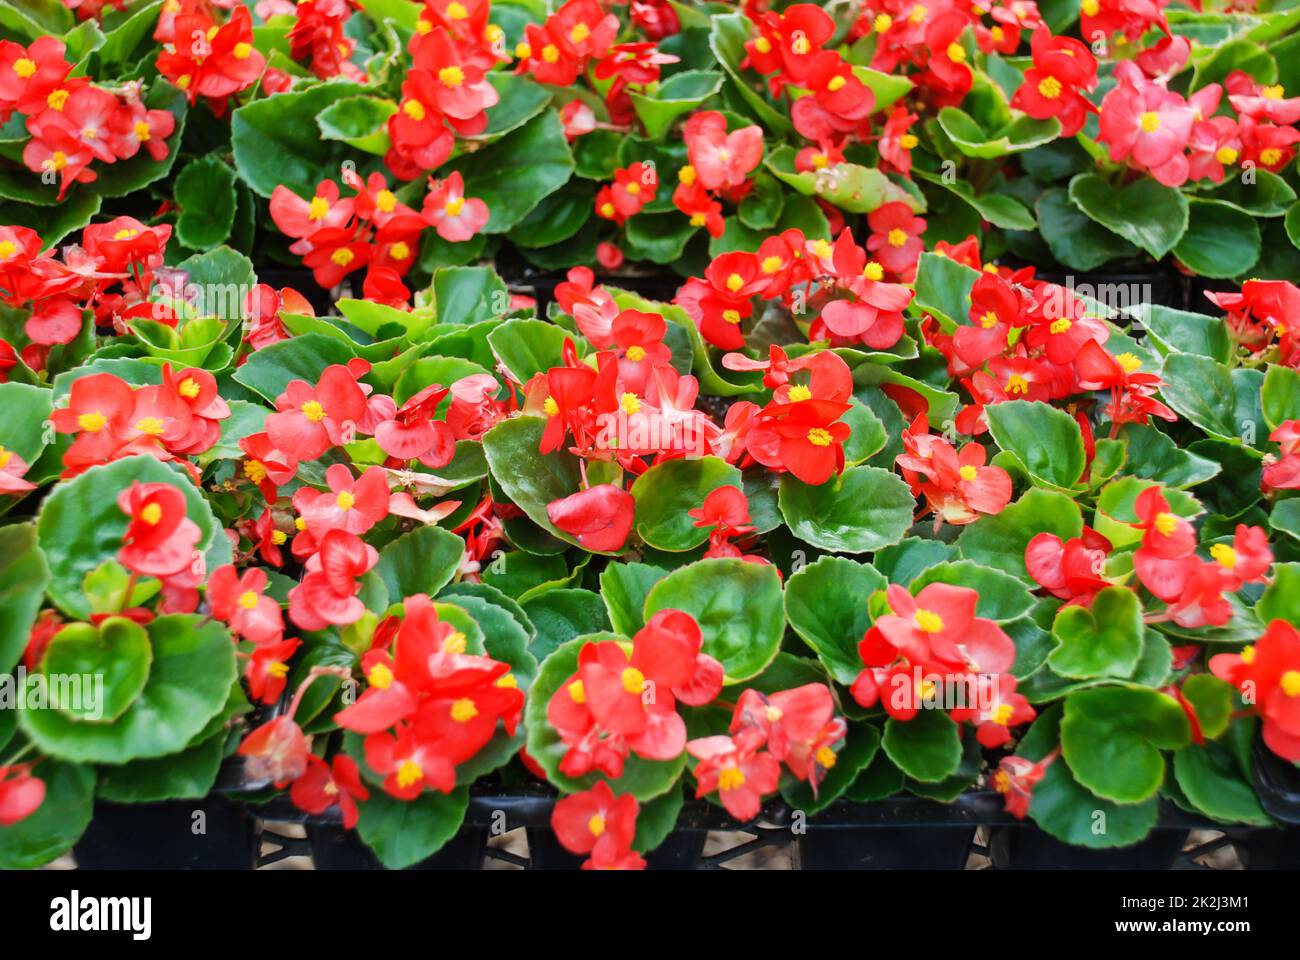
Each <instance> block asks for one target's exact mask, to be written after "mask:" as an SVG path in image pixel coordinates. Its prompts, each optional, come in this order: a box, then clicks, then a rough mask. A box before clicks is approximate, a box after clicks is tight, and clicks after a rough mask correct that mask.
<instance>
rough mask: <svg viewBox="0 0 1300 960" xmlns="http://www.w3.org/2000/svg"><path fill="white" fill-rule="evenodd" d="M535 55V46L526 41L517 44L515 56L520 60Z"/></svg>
mask: <svg viewBox="0 0 1300 960" xmlns="http://www.w3.org/2000/svg"><path fill="white" fill-rule="evenodd" d="M532 55H533V48H532V47H530V46H529V45H528V44H526V43H517V44H515V56H516V57H518V58H519V59H520V60H527V59H528V58H529V57H531V56H532Z"/></svg>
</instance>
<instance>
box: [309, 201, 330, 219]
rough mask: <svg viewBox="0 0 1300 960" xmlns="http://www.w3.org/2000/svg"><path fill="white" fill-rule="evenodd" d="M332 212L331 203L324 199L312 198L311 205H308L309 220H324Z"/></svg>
mask: <svg viewBox="0 0 1300 960" xmlns="http://www.w3.org/2000/svg"><path fill="white" fill-rule="evenodd" d="M329 212H330V202H329V201H328V200H326V199H325V198H324V197H319V196H318V197H312V198H311V203H309V204H308V205H307V219H308V220H324V219H325V217H326V215H327V214H328V213H329Z"/></svg>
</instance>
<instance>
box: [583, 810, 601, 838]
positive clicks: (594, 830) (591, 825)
mask: <svg viewBox="0 0 1300 960" xmlns="http://www.w3.org/2000/svg"><path fill="white" fill-rule="evenodd" d="M587 829H588V830H590V831H591V835H592V836H593V837H599V836H600V835H601V834H602V833H604V832H605V818H604V817H602V816H601V815H600V814H599V813H596V814H592V817H591V819H590V820H588V821H587Z"/></svg>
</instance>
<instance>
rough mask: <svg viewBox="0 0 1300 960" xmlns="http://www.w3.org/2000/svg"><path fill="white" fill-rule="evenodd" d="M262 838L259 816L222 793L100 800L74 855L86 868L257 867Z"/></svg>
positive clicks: (81, 866)
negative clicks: (158, 799)
mask: <svg viewBox="0 0 1300 960" xmlns="http://www.w3.org/2000/svg"><path fill="white" fill-rule="evenodd" d="M200 813H201V814H202V817H200V816H198V814H200ZM260 843H261V827H260V825H259V823H258V821H257V819H256V818H255V817H253V816H251V815H250V814H249V812H248V810H247V809H246V808H245V807H244V806H243V805H242V804H239V803H234V802H232V801H230V800H227V799H225V798H224V797H221V796H215V795H214V796H210V797H207V798H205V799H203V800H171V801H167V802H165V803H141V804H116V803H106V802H103V801H97V802H96V803H95V812H94V816H93V817H92V819H91V821H90V826H89V827H88V828H87V829H86V832H85V833H84V834H83V835H82V837H81V839H80V840H79V841H77V844H76V846H74V847H73V855H74V856H75V858H76V861H77V866H78V867H80V868H81V869H83V870H252V869H254V868H255V867H256V865H257V854H258V847H259V845H260Z"/></svg>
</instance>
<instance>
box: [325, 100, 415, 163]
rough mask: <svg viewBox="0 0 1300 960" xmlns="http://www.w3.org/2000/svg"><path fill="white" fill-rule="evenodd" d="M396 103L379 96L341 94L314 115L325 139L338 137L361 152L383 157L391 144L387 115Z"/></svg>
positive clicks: (393, 110) (391, 113)
mask: <svg viewBox="0 0 1300 960" xmlns="http://www.w3.org/2000/svg"><path fill="white" fill-rule="evenodd" d="M396 112H397V104H396V103H394V102H393V101H392V100H387V99H383V98H380V97H344V98H343V99H342V100H335V101H334V102H333V103H331V104H330V105H329V106H328V107H326V108H325V109H324V110H322V111H321V112H320V113H318V114H317V115H316V126H317V127H319V128H320V135H321V138H322V139H324V140H338V141H341V142H343V143H346V144H347V145H348V146H350V147H355V148H356V149H358V150H361V151H362V152H364V153H370V154H374V155H375V156H379V157H382V156H383V155H384V154H385V153H387V152H388V150H389V148H390V147H391V146H392V143H391V141H390V140H389V138H388V118H389V117H391V116H392V115H393V114H395V113H396Z"/></svg>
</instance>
